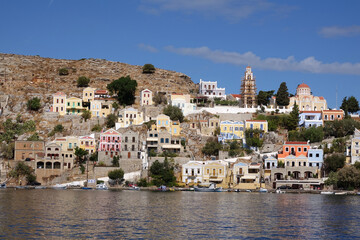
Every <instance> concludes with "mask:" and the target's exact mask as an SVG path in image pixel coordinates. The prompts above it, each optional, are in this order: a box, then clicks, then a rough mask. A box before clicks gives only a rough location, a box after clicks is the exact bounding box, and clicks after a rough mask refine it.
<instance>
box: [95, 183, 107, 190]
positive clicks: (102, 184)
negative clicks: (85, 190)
mask: <svg viewBox="0 0 360 240" xmlns="http://www.w3.org/2000/svg"><path fill="white" fill-rule="evenodd" d="M108 189H109V188H108V186H106V184H105V183H100V184H97V185H96V190H108Z"/></svg>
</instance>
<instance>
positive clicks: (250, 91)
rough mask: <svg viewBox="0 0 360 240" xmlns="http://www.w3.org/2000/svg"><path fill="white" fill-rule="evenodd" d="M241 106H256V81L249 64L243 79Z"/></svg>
mask: <svg viewBox="0 0 360 240" xmlns="http://www.w3.org/2000/svg"><path fill="white" fill-rule="evenodd" d="M240 92H241V106H242V107H245V108H250V107H256V106H257V102H256V83H255V78H254V74H253V72H252V71H251V67H250V66H247V67H246V71H245V76H244V78H243V79H242V80H241V89H240Z"/></svg>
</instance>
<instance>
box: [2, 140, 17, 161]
mask: <svg viewBox="0 0 360 240" xmlns="http://www.w3.org/2000/svg"><path fill="white" fill-rule="evenodd" d="M14 149H15V144H14V143H13V142H12V143H9V144H6V143H3V144H1V152H2V155H3V157H4V158H6V159H13V158H14Z"/></svg>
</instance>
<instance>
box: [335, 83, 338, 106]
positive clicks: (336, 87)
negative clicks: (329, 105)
mask: <svg viewBox="0 0 360 240" xmlns="http://www.w3.org/2000/svg"><path fill="white" fill-rule="evenodd" d="M335 106H336V109H338V86H337V85H336V104H335Z"/></svg>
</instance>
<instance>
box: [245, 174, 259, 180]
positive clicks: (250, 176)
mask: <svg viewBox="0 0 360 240" xmlns="http://www.w3.org/2000/svg"><path fill="white" fill-rule="evenodd" d="M256 177H257V176H256V175H245V176H243V177H241V179H251V180H255V179H256Z"/></svg>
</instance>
